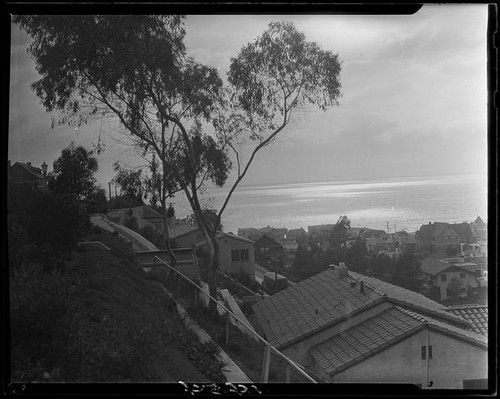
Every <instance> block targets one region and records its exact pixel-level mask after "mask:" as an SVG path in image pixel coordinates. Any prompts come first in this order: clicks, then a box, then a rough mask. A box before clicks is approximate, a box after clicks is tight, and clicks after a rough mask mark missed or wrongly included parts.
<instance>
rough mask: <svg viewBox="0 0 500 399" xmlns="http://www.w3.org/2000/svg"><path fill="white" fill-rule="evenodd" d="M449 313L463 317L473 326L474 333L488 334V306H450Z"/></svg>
mask: <svg viewBox="0 0 500 399" xmlns="http://www.w3.org/2000/svg"><path fill="white" fill-rule="evenodd" d="M448 311H449V312H451V313H453V314H455V315H457V316H461V317H463V318H464V319H465V320H468V321H469V322H470V323H471V325H472V331H474V332H476V333H478V334H483V335H486V334H488V306H487V305H476V304H472V305H455V306H449V307H448Z"/></svg>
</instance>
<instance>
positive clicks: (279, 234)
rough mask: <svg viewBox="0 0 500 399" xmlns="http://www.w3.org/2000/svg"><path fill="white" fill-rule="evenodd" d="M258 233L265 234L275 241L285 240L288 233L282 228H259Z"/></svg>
mask: <svg viewBox="0 0 500 399" xmlns="http://www.w3.org/2000/svg"><path fill="white" fill-rule="evenodd" d="M259 233H261V234H265V235H267V236H268V237H271V238H273V239H275V240H285V239H286V235H287V233H288V229H287V228H284V227H270V226H267V227H261V228H260V229H259Z"/></svg>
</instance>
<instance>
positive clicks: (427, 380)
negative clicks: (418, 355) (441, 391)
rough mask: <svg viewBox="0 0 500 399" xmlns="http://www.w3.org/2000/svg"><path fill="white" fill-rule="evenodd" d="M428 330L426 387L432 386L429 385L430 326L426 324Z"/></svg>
mask: <svg viewBox="0 0 500 399" xmlns="http://www.w3.org/2000/svg"><path fill="white" fill-rule="evenodd" d="M426 324H427V323H426ZM426 330H427V344H426V346H427V348H426V352H427V356H426V359H427V374H426V375H427V377H426V387H427V388H430V385H429V384H430V381H429V378H430V367H429V361H430V359H429V357H430V356H429V355H430V353H429V352H430V351H429V328H428V326H426Z"/></svg>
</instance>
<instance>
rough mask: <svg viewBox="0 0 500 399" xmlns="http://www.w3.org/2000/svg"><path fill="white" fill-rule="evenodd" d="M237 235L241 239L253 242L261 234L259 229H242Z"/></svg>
mask: <svg viewBox="0 0 500 399" xmlns="http://www.w3.org/2000/svg"><path fill="white" fill-rule="evenodd" d="M238 235H239V236H240V237H243V238H248V239H249V240H254V238H255V239H257V238H258V237H260V235H261V233H259V229H257V228H255V227H244V228H241V229H238Z"/></svg>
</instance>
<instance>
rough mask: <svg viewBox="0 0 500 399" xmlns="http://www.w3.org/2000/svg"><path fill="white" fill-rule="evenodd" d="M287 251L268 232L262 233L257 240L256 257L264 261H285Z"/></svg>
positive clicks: (259, 260)
mask: <svg viewBox="0 0 500 399" xmlns="http://www.w3.org/2000/svg"><path fill="white" fill-rule="evenodd" d="M284 255H285V251H284V249H283V245H281V244H280V243H279V242H278V241H276V240H275V239H274V238H271V237H269V236H268V235H267V234H263V235H261V236H260V237H259V238H258V239H257V240H256V241H255V259H256V261H257V262H262V263H280V262H282V261H283V258H284Z"/></svg>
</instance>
